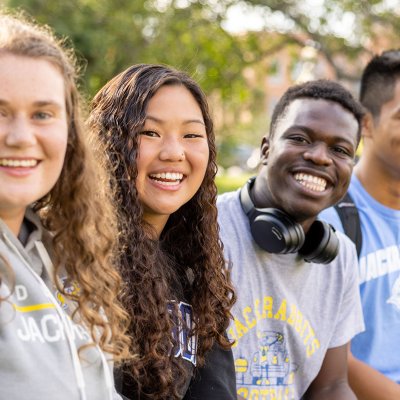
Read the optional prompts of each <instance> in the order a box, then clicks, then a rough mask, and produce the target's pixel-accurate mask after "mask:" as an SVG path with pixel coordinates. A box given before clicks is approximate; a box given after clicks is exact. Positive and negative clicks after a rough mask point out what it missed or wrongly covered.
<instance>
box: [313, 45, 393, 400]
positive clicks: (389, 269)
mask: <svg viewBox="0 0 400 400" xmlns="http://www.w3.org/2000/svg"><path fill="white" fill-rule="evenodd" d="M360 101H361V103H362V104H363V106H364V107H365V108H366V110H367V114H366V116H365V118H364V121H363V129H362V136H363V141H364V148H363V152H362V155H361V157H360V160H359V162H358V163H357V165H356V166H355V168H354V173H353V176H352V180H351V184H350V187H349V194H350V196H351V198H352V200H353V202H354V204H355V207H356V208H357V210H358V213H359V218H360V222H361V236H362V246H361V253H360V256H359V284H360V293H361V300H362V304H363V312H364V317H365V324H366V330H365V332H363V333H361V334H359V335H358V336H356V337H355V338H354V339H353V340H352V342H351V352H350V354H349V381H350V384H351V386H352V388H353V390H354V392H355V393H356V395H357V397H358V398H359V399H368V400H369V399H374V400H378V399H379V400H385V399H388V400H390V399H400V341H399V335H400V252H399V245H400V50H390V51H385V52H383V53H382V54H380V55H377V56H375V57H374V58H372V60H371V61H370V62H369V63H368V65H367V66H366V67H365V69H364V72H363V74H362V78H361V88H360ZM320 219H322V220H324V221H327V222H330V223H331V224H333V225H334V226H335V227H336V228H337V229H339V230H342V231H343V225H342V223H341V222H340V219H339V216H338V214H337V212H336V210H335V208H333V207H332V208H329V209H327V210H325V211H324V212H322V213H321V214H320Z"/></svg>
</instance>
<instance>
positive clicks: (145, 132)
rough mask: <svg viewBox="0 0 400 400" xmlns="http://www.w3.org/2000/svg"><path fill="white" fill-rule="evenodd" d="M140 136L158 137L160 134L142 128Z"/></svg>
mask: <svg viewBox="0 0 400 400" xmlns="http://www.w3.org/2000/svg"><path fill="white" fill-rule="evenodd" d="M140 135H141V136H148V137H159V136H160V135H159V134H158V133H157V132H155V131H153V130H144V131H141V132H140Z"/></svg>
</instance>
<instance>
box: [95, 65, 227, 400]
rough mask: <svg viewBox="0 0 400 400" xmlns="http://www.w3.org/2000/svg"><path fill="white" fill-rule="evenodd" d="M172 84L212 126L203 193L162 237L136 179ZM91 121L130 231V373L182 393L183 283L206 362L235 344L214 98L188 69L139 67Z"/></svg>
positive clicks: (103, 95)
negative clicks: (151, 107) (219, 202)
mask: <svg viewBox="0 0 400 400" xmlns="http://www.w3.org/2000/svg"><path fill="white" fill-rule="evenodd" d="M164 85H182V86H184V87H186V88H187V89H188V90H189V91H190V92H191V94H192V95H193V97H194V98H195V100H196V101H197V103H198V105H199V107H200V109H201V111H202V115H203V118H204V123H205V127H206V132H207V139H208V146H209V161H208V166H207V170H206V173H205V177H204V180H203V182H202V184H201V186H200V188H199V189H198V191H197V193H196V194H195V195H194V197H193V198H192V199H191V200H190V201H189V202H188V203H186V204H185V205H183V206H182V207H181V208H180V209H179V210H177V211H176V212H175V213H173V214H172V215H171V216H170V217H169V219H168V222H167V224H166V226H165V227H164V230H163V232H162V234H161V238H160V241H158V240H153V239H151V235H150V232H149V231H150V229H151V227H150V226H149V225H148V224H147V223H146V222H145V221H143V218H142V216H143V206H142V204H141V202H140V200H139V198H138V192H137V190H136V183H135V182H136V177H137V165H136V160H137V156H138V144H139V133H140V131H141V129H142V128H143V125H144V123H145V119H146V109H147V105H148V103H149V100H150V99H151V98H152V96H154V94H155V93H156V92H157V90H158V89H159V88H160V87H162V86H164ZM89 124H90V126H91V127H92V130H93V131H94V132H95V133H96V134H97V135H98V136H99V137H100V139H101V140H102V141H103V142H104V144H105V146H106V148H107V153H108V156H109V159H110V161H111V164H112V166H113V169H114V172H115V187H116V192H117V196H118V197H117V201H118V208H119V212H120V221H119V222H120V228H121V231H122V234H121V235H120V244H121V250H122V251H121V260H120V264H121V271H122V274H123V276H124V279H125V282H126V283H127V288H126V291H127V295H126V296H125V297H124V301H125V304H126V307H127V309H128V311H129V313H130V314H131V317H132V323H131V328H130V333H131V335H132V340H133V345H132V352H133V353H134V354H137V356H138V357H136V359H135V360H134V362H132V365H131V367H130V373H131V374H133V378H134V380H135V381H136V384H137V386H139V387H140V389H139V390H140V391H141V392H142V393H146V395H148V396H149V398H153V399H166V398H180V397H179V395H178V393H179V390H180V388H181V387H182V384H183V382H184V381H185V380H186V377H187V372H186V371H185V369H184V368H183V367H182V366H181V365H180V361H179V359H177V358H175V357H174V356H173V355H172V354H171V351H170V350H169V349H171V347H172V346H173V345H174V343H173V339H172V335H171V332H172V330H173V328H174V326H175V322H174V320H175V321H176V319H175V317H176V311H172V313H170V312H169V311H168V303H169V302H170V301H171V300H182V297H181V298H180V299H179V296H182V293H180V294H179V293H177V289H176V287H183V288H184V289H183V291H184V295H185V301H187V302H188V303H190V304H191V305H192V307H193V314H194V316H195V321H196V327H195V329H194V332H195V334H197V335H198V339H199V342H198V349H197V361H198V365H201V364H202V363H203V362H204V355H205V353H206V352H207V351H208V350H210V348H211V347H212V345H213V344H214V342H215V341H217V342H218V343H219V344H220V345H222V346H223V347H224V348H228V347H229V346H230V343H229V341H228V340H227V339H226V337H225V336H224V332H225V330H226V329H227V327H228V324H229V319H230V308H231V306H232V304H233V302H234V294H233V289H232V286H231V284H230V281H229V279H228V273H227V271H226V265H225V261H224V256H223V250H222V244H221V242H220V240H219V231H218V226H217V209H216V196H217V188H216V185H215V182H214V178H215V174H216V170H217V165H216V149H215V138H214V131H213V123H212V119H211V116H210V112H209V108H208V104H207V100H206V97H205V95H204V93H203V92H202V90H201V89H200V87H199V86H198V85H197V83H196V82H194V81H193V80H192V79H191V78H190V77H189V76H188V75H187V74H185V73H183V72H181V71H177V70H175V69H172V68H170V67H167V66H163V65H134V66H132V67H130V68H128V69H127V70H125V71H124V72H122V73H120V74H119V75H117V76H116V77H115V78H113V79H112V80H111V81H110V82H108V83H107V84H106V85H105V86H104V87H103V88H102V89H101V90H100V91H99V93H97V95H96V96H95V98H94V100H93V103H92V112H91V115H90V118H89ZM188 276H189V277H190V278H189V279H188ZM171 314H175V315H171ZM146 398H147V397H146Z"/></svg>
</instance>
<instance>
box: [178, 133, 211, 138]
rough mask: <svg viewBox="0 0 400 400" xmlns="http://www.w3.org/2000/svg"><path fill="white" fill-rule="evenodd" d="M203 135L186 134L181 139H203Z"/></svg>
mask: <svg viewBox="0 0 400 400" xmlns="http://www.w3.org/2000/svg"><path fill="white" fill-rule="evenodd" d="M205 136H206V135H205V134H203V133H186V134H185V135H184V136H183V137H184V138H185V139H196V138H205Z"/></svg>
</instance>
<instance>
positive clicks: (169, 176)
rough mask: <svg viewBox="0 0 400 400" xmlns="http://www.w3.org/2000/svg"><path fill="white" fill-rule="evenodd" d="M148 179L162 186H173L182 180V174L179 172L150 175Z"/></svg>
mask: <svg viewBox="0 0 400 400" xmlns="http://www.w3.org/2000/svg"><path fill="white" fill-rule="evenodd" d="M149 177H150V179H152V180H153V181H156V182H157V183H160V184H162V185H167V186H174V185H178V184H179V183H181V182H182V180H183V174H181V173H180V172H161V173H159V174H150V175H149Z"/></svg>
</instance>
